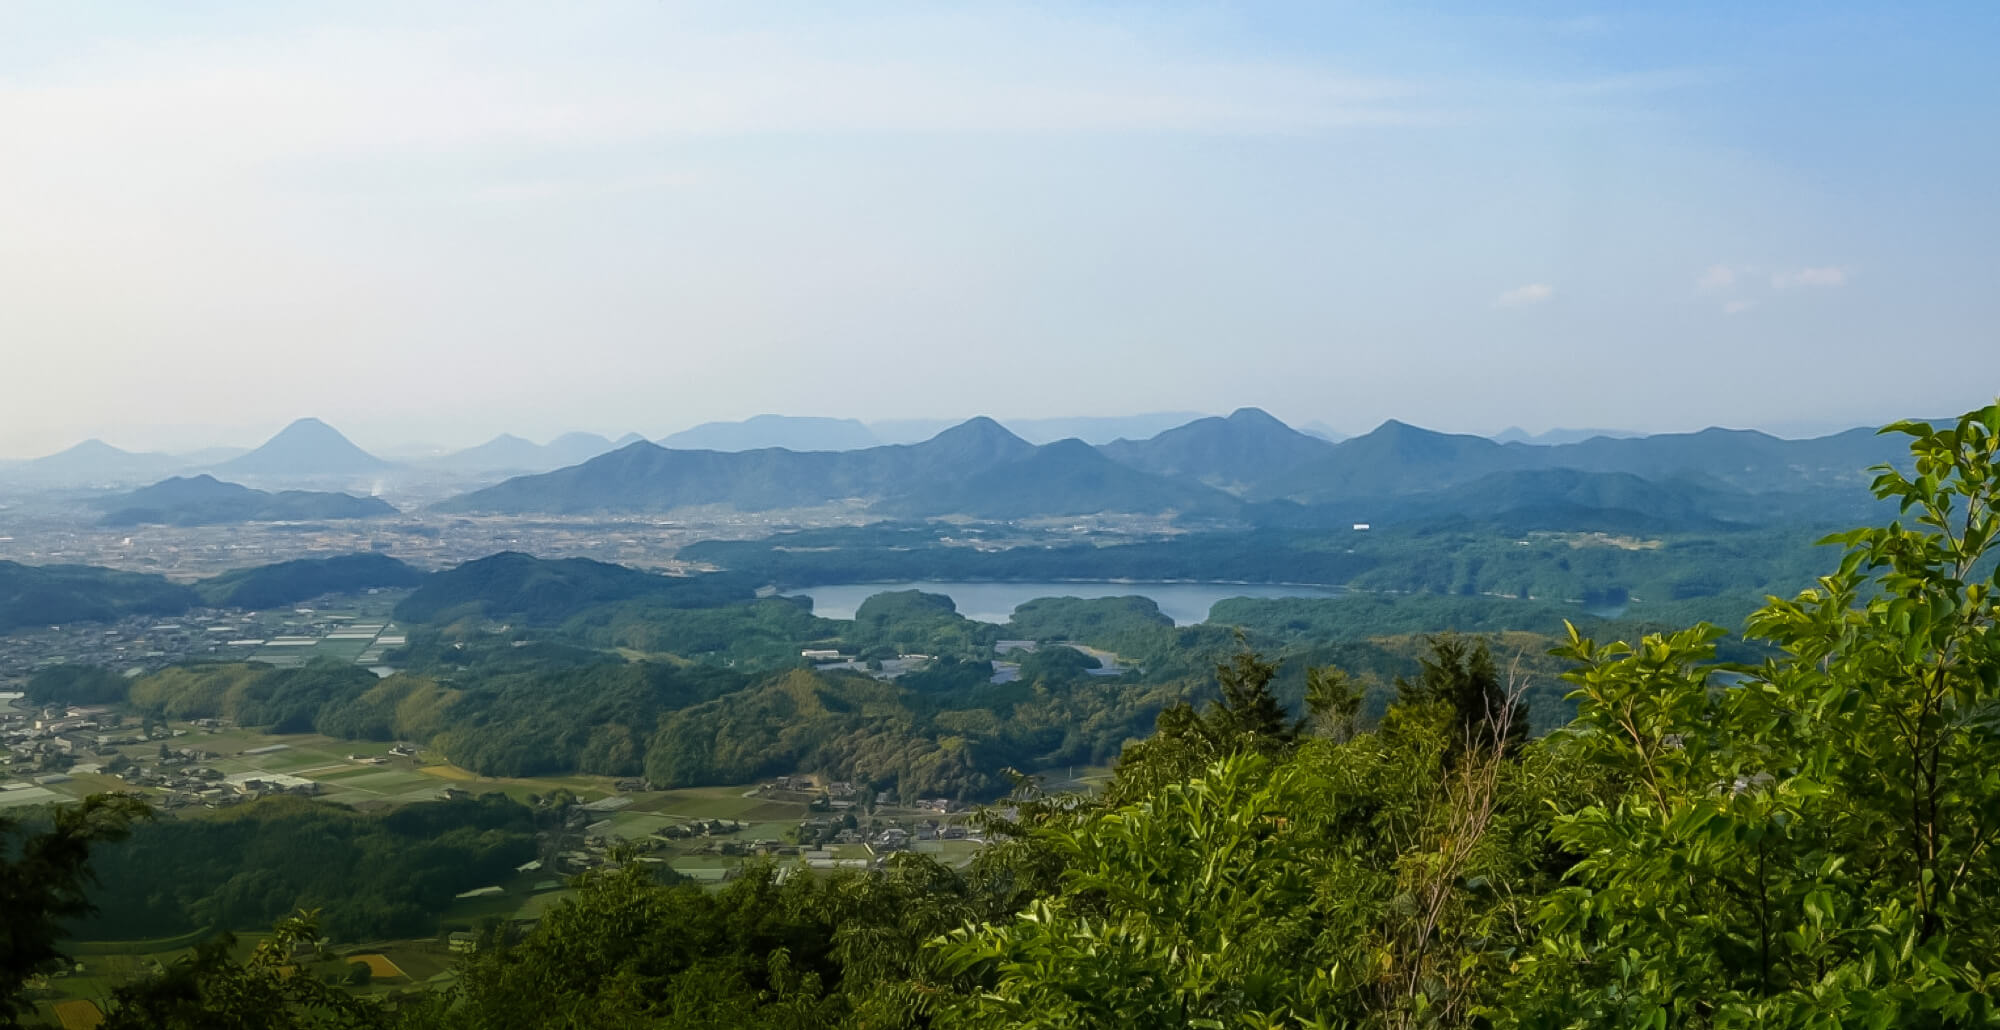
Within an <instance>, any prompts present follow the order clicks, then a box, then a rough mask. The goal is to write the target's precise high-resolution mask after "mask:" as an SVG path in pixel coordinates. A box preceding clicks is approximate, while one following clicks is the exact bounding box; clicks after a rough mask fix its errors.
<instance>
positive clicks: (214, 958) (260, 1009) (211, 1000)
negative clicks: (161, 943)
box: [103, 912, 395, 1030]
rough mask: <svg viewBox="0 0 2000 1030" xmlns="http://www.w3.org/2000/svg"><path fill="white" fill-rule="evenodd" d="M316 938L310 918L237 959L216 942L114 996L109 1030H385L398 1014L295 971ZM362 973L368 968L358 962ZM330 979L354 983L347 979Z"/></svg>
mask: <svg viewBox="0 0 2000 1030" xmlns="http://www.w3.org/2000/svg"><path fill="white" fill-rule="evenodd" d="M318 940H319V927H318V925H317V923H316V922H315V921H314V917H313V914H312V913H304V912H302V913H300V914H299V915H298V916H295V917H293V918H291V919H287V920H285V921H283V922H281V923H279V924H278V926H277V929H276V932H275V933H273V934H272V935H271V936H270V937H269V938H266V939H265V940H263V941H261V942H259V943H258V945H257V947H256V950H254V951H252V952H251V954H250V956H249V958H247V959H245V960H244V961H242V962H238V961H236V960H235V959H234V958H233V957H232V956H231V954H230V949H231V947H232V945H233V943H234V941H233V940H232V939H231V938H230V937H228V936H226V935H225V936H221V937H216V938H213V939H211V940H209V941H206V942H204V943H203V944H201V945H199V946H198V947H196V948H195V950H194V953H193V954H192V955H190V956H189V957H187V958H185V959H182V960H181V961H179V962H176V963H175V964H174V965H172V966H170V967H169V968H168V969H167V970H166V971H165V972H164V973H162V974H160V975H158V976H154V977H150V978H147V979H144V980H140V981H137V982H134V983H131V984H127V985H125V986H122V987H120V988H118V989H117V990H116V991H115V992H114V993H113V1002H112V1006H111V1011H110V1012H109V1013H107V1014H106V1018H105V1021H104V1024H103V1025H104V1027H105V1028H106V1030H387V1028H388V1027H390V1026H392V1025H394V1023H395V1014H394V1013H393V1012H391V1011H390V1010H388V1009H385V1008H384V1007H382V1006H381V1005H379V1004H376V1003H374V1002H371V1001H367V1000H363V999H361V998H358V997H356V996H354V995H352V994H350V993H348V991H347V990H346V988H345V987H343V986H340V985H339V984H337V983H332V984H330V983H326V982H324V981H322V980H321V979H320V978H319V977H317V976H310V975H306V974H305V973H303V972H302V971H300V970H299V969H298V964H299V962H300V961H301V960H300V959H298V958H296V957H295V955H297V954H298V953H300V952H303V951H308V950H310V949H312V948H313V947H314V946H315V945H316V943H317V942H318ZM356 965H360V966H361V968H362V969H364V970H365V969H367V966H366V965H363V964H361V963H356ZM334 979H336V980H340V979H347V980H348V981H349V982H352V974H351V973H350V974H348V975H347V976H346V977H335V978H334Z"/></svg>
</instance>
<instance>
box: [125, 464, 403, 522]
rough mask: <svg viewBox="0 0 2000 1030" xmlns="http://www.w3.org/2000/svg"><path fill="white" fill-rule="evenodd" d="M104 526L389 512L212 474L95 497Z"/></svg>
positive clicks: (366, 500) (367, 503) (367, 502)
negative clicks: (254, 486)
mask: <svg viewBox="0 0 2000 1030" xmlns="http://www.w3.org/2000/svg"><path fill="white" fill-rule="evenodd" d="M98 506H99V507H100V508H103V509H104V510H105V511H106V512H107V514H106V515H105V516H104V520H103V522H104V525H107V526H139V525H166V526H213V525H225V524H230V523H237V522H306V521H314V520H318V519H365V518H375V517H378V516H382V515H394V514H396V509H395V508H394V507H392V506H391V505H390V504H389V503H388V502H387V501H384V500H382V499H380V498H377V497H355V496H353V495H351V494H344V493H331V492H325V491H315V490H281V491H278V492H276V493H271V492H267V491H264V490H253V489H251V488H249V487H247V486H243V485H241V484H239V483H225V482H222V481H221V480H218V479H216V478H215V477H214V476H211V475H207V474H203V475H199V476H185V477H182V476H176V477H174V478H172V479H165V480H162V481H160V482H158V483H154V484H153V485H152V486H149V487H146V488H144V489H141V490H134V491H133V492H131V493H129V494H122V495H119V496H115V497H109V498H104V499H102V500H100V501H99V502H98Z"/></svg>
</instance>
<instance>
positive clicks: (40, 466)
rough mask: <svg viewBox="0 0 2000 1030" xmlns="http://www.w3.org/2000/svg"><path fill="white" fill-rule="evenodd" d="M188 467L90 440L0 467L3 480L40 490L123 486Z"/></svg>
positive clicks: (168, 456)
mask: <svg viewBox="0 0 2000 1030" xmlns="http://www.w3.org/2000/svg"><path fill="white" fill-rule="evenodd" d="M187 467H189V463H188V461H187V460H186V459H183V458H177V457H175V456H173V455H171V454H159V453H156V452H135V451H128V450H124V449H122V448H118V447H113V446H112V445H110V444H108V443H105V442H104V441H102V440H98V439H90V440H85V441H83V442H82V443H80V444H77V445H76V446H74V447H70V448H67V449H64V450H61V451H58V452H56V453H55V454H50V455H47V456H45V457H40V458H34V459H32V460H29V461H22V462H14V463H11V464H9V465H7V466H6V467H4V468H0V481H6V482H9V483H17V484H20V485H23V486H32V487H38V488H54V487H83V486H99V487H104V486H123V485H129V484H133V483H148V482H152V481H153V480H156V479H159V478H160V477H162V476H166V475H171V474H172V473H175V472H178V471H180V470H182V469H185V468H187Z"/></svg>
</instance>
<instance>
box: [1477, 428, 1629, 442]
mask: <svg viewBox="0 0 2000 1030" xmlns="http://www.w3.org/2000/svg"><path fill="white" fill-rule="evenodd" d="M1641 435H1643V434H1640V433H1631V432H1626V431H1625V430H1623V429H1546V430H1543V431H1542V432H1539V433H1530V432H1528V431H1527V430H1525V429H1522V428H1521V427H1520V426H1508V427H1507V428H1505V429H1502V430H1501V431H1499V432H1497V433H1494V434H1493V442H1494V443H1528V444H1537V445H1541V446H1554V445H1556V444H1564V443H1581V442H1583V441H1585V440H1589V439H1592V438H1595V437H1599V436H1604V437H1611V438H1613V439H1622V438H1626V437H1633V436H1641Z"/></svg>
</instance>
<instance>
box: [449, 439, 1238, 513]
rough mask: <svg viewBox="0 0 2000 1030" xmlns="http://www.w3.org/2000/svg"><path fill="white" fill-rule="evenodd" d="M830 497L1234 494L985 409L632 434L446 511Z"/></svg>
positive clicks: (1109, 501) (1175, 497) (924, 506)
mask: <svg viewBox="0 0 2000 1030" xmlns="http://www.w3.org/2000/svg"><path fill="white" fill-rule="evenodd" d="M835 501H859V502H864V503H869V504H876V505H880V506H881V507H882V508H883V510H885V511H895V512H899V513H905V514H938V515H942V514H969V515H974V516H977V517H988V518H1018V517H1028V516H1032V515H1067V514H1083V513H1089V512H1098V511H1113V512H1159V511H1168V510H1173V511H1199V512H1201V513H1204V514H1208V513H1219V512H1223V511H1226V510H1227V509H1229V508H1230V507H1231V506H1232V505H1233V502H1232V501H1231V499H1230V498H1229V497H1228V496H1227V495H1225V494H1222V493H1220V492H1219V491H1214V490H1211V489H1209V488H1206V487H1201V486H1199V485H1195V484H1185V483H1177V482H1173V481H1170V480H1168V479H1167V478H1165V477H1161V476H1156V475H1152V474H1150V473H1146V472H1144V471H1142V470H1138V469H1134V468H1131V467H1129V466H1125V465H1121V464H1119V463H1118V462H1115V461H1112V460H1111V459H1110V458H1108V457H1106V456H1104V455H1103V454H1101V453H1099V452H1098V451H1096V450H1095V449H1093V448H1091V447H1090V446H1089V445H1088V444H1084V443H1082V442H1080V441H1075V440H1070V441H1062V442H1059V443H1056V444H1050V445H1046V446H1043V447H1039V448H1038V447H1036V446H1035V445H1033V444H1030V443H1028V442H1027V441H1025V440H1022V439H1021V438H1020V437H1018V436H1015V435H1014V434H1013V433H1010V432H1008V431H1007V430H1006V429H1005V428H1004V427H1002V426H1001V425H1000V424H999V423H998V422H995V421H993V420H992V419H990V418H975V419H972V420H969V421H967V422H964V423H962V424H960V425H957V426H954V427H952V428H950V429H947V430H945V431H944V432H942V433H939V434H937V435H936V436H934V437H932V438H931V439H929V440H926V441H924V442H923V443H918V444H891V445H885V446H880V447H869V448H863V449H861V450H854V451H792V450H786V449H783V448H763V449H760V450H753V451H735V452H730V451H684V450H675V449H671V448H666V447H660V446H658V445H655V444H649V443H635V444H632V445H631V446H629V447H624V448H620V449H619V450H616V451H613V452H612V453H610V454H606V455H602V456H600V457H597V458H593V459H591V460H590V461H587V462H584V463H583V464H581V465H578V466H575V467H573V468H567V469H559V470H557V471H555V472H549V473H544V474H541V475H535V476H519V477H516V478H514V479H510V480H507V481H506V482H504V483H499V484H497V485H495V486H491V487H487V488H486V489H484V490H477V491H474V492H472V493H470V494H467V495H465V496H463V497H460V498H456V499H454V500H452V501H450V502H447V503H446V504H445V505H442V506H440V507H441V508H443V509H444V510H451V511H492V512H553V513H588V512H636V511H664V510H669V509H672V508H678V507H686V506H692V505H708V504H717V505H728V506H731V507H734V508H737V509H739V510H744V511H762V510H770V509H774V508H788V507H810V506H814V505H820V504H826V503H829V502H835Z"/></svg>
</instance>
